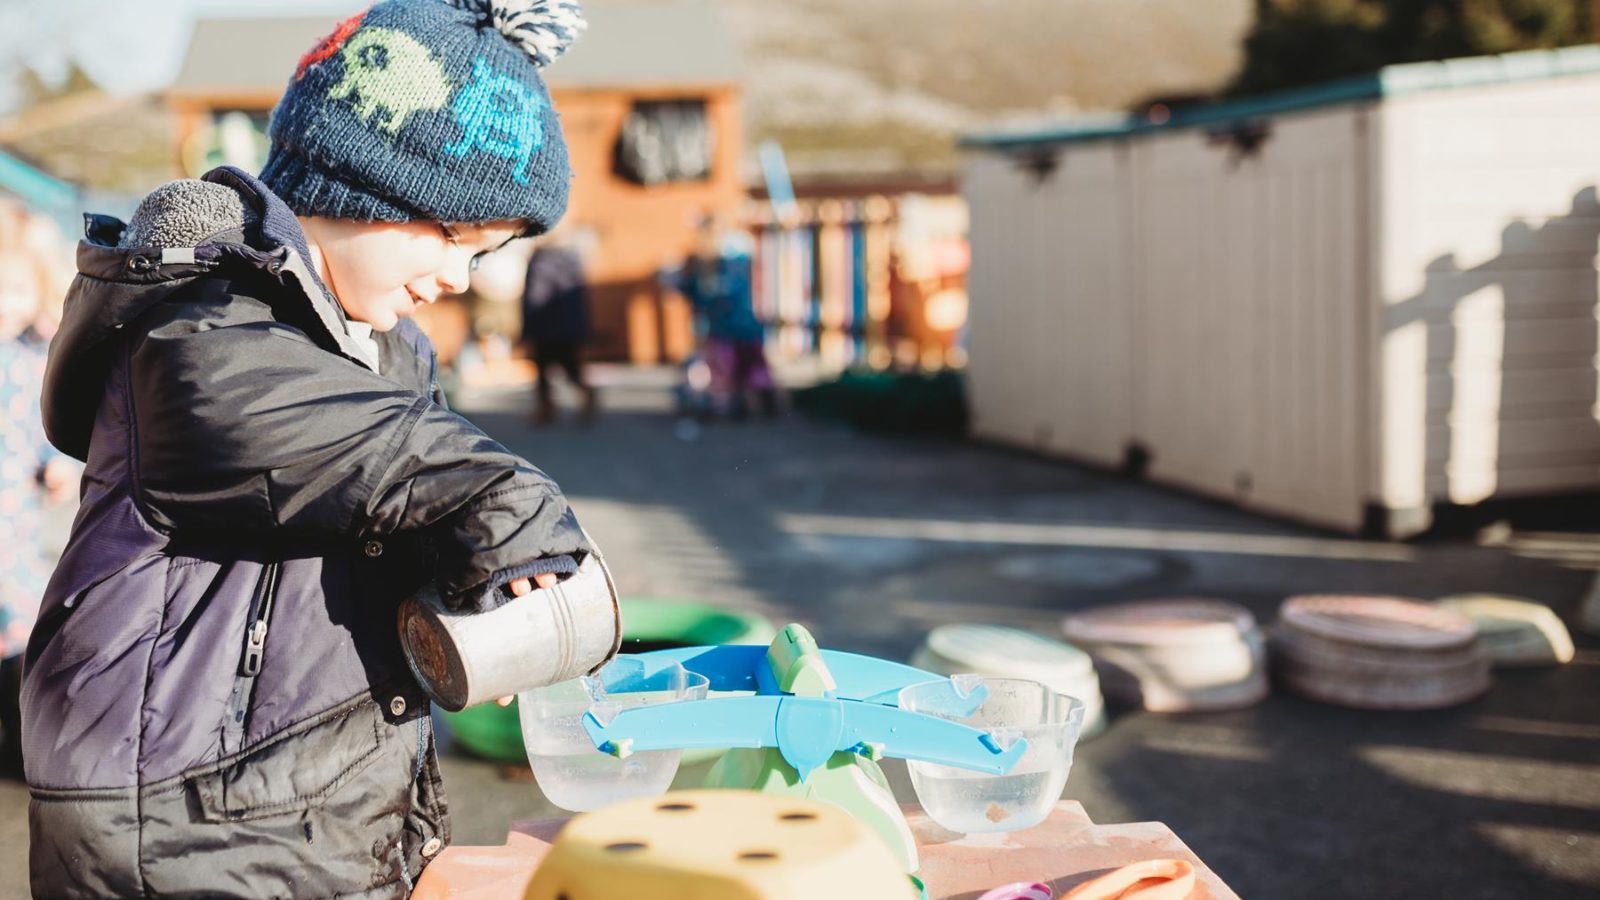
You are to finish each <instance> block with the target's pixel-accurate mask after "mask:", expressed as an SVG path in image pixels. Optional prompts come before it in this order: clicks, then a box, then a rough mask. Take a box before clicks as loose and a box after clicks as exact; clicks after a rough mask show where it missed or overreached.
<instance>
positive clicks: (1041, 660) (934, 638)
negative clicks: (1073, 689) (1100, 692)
mask: <svg viewBox="0 0 1600 900" xmlns="http://www.w3.org/2000/svg"><path fill="white" fill-rule="evenodd" d="M928 650H929V651H931V652H932V653H934V654H936V655H937V656H938V657H940V658H943V659H945V660H948V661H950V662H951V663H954V664H955V665H956V666H958V667H964V668H962V669H961V671H965V672H981V673H984V674H989V675H1018V676H1024V677H1028V678H1033V679H1035V680H1038V681H1042V682H1046V683H1049V684H1057V683H1061V682H1072V681H1078V680H1081V679H1084V678H1087V677H1090V676H1092V675H1093V674H1094V661H1093V660H1091V659H1090V658H1089V654H1087V653H1085V652H1083V651H1082V650H1079V649H1078V648H1077V647H1074V646H1072V645H1071V644H1067V643H1064V642H1062V641H1058V640H1056V639H1054V638H1050V637H1045V636H1044V635H1040V634H1035V633H1033V632H1031V631H1024V630H1023V629H1021V628H1009V627H1007V626H1004V625H941V626H939V627H938V628H935V629H934V630H933V631H932V632H930V633H929V634H928Z"/></svg>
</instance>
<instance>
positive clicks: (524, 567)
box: [128, 321, 590, 609]
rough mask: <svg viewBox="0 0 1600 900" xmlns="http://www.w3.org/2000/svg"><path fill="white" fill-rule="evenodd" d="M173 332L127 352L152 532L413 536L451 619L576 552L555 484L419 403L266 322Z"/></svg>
mask: <svg viewBox="0 0 1600 900" xmlns="http://www.w3.org/2000/svg"><path fill="white" fill-rule="evenodd" d="M184 326H185V323H169V324H168V325H167V326H164V327H158V328H155V329H153V330H151V331H150V332H148V333H147V334H146V335H145V336H144V337H143V338H141V339H140V340H138V341H137V342H136V343H134V344H133V345H132V347H131V349H130V355H129V370H128V378H129V388H130V396H131V400H132V407H133V430H134V435H135V436H134V444H133V449H134V451H135V458H136V466H135V470H136V477H137V479H138V484H137V487H138V493H139V496H140V499H141V501H142V503H143V505H144V507H145V510H146V513H147V514H148V515H149V516H150V517H151V519H152V520H153V521H154V522H155V524H156V525H158V526H160V527H163V528H166V529H169V530H175V529H212V530H247V531H282V532H285V533H291V534H300V535H309V536H320V537H331V538H338V537H348V538H351V539H361V538H368V537H378V536H383V535H387V534H392V533H395V532H400V531H424V532H427V533H429V534H431V535H432V536H433V537H434V538H435V543H436V544H437V545H438V548H439V571H438V588H439V595H440V597H442V598H443V599H444V601H445V603H446V604H448V605H449V606H451V607H452V608H456V609H468V608H474V609H488V608H492V607H493V606H495V605H497V604H498V603H499V602H501V601H502V600H503V599H504V594H503V593H502V592H501V591H500V590H499V589H500V588H501V587H503V586H504V585H505V584H506V583H507V582H509V581H510V580H511V579H513V578H518V577H526V576H529V575H533V574H538V573H540V572H550V571H556V572H561V571H571V570H572V569H573V568H575V565H576V562H577V559H578V558H580V557H581V556H582V555H583V554H585V553H587V552H589V550H590V547H589V544H588V541H587V539H586V537H585V536H584V534H583V532H582V530H581V529H580V528H579V527H578V523H577V520H576V519H575V518H574V516H573V514H572V511H571V509H569V508H568V506H567V502H566V499H565V498H564V497H563V496H562V494H561V492H560V489H559V488H557V487H556V485H555V483H554V482H552V481H551V480H550V479H549V478H548V477H546V476H545V474H544V473H543V472H541V471H539V470H538V469H536V468H534V467H533V466H532V465H530V464H529V463H528V462H527V461H526V460H523V459H522V458H520V457H518V456H517V455H515V454H513V453H511V452H510V451H508V450H507V449H506V448H504V447H502V446H501V445H500V444H498V443H496V442H495V441H494V440H493V439H491V438H490V437H489V436H488V435H486V434H484V433H483V432H482V431H480V430H478V429H477V428H476V427H475V426H473V425H472V424H471V423H470V422H468V421H467V420H465V419H463V418H461V417H460V416H458V415H456V414H454V413H451V412H449V411H448V410H446V409H444V408H443V407H442V406H440V405H439V404H438V403H436V402H434V400H433V399H432V398H430V397H426V396H423V395H421V394H418V393H416V392H414V391H411V390H407V389H405V388H403V387H401V386H399V385H396V384H394V383H393V382H390V381H388V380H387V379H384V378H382V377H380V376H378V375H376V374H375V373H372V372H370V371H368V370H366V369H364V368H362V367H360V366H358V365H356V364H355V363H353V362H350V361H348V360H345V359H343V358H342V357H339V356H336V355H334V354H331V353H329V352H327V351H326V350H323V349H322V348H320V347H318V346H316V345H315V344H313V343H312V342H311V340H310V339H309V338H308V337H307V336H306V335H305V334H304V333H303V332H300V331H298V330H296V329H294V328H291V327H289V326H286V325H283V324H280V323H277V322H272V321H262V322H250V323H244V324H238V325H229V326H226V327H221V328H203V329H195V328H192V327H184Z"/></svg>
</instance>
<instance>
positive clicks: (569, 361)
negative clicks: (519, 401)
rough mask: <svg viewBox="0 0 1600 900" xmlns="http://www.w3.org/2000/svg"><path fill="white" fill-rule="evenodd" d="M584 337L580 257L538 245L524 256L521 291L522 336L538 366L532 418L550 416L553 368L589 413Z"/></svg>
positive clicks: (592, 403)
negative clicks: (563, 375)
mask: <svg viewBox="0 0 1600 900" xmlns="http://www.w3.org/2000/svg"><path fill="white" fill-rule="evenodd" d="M588 338H589V283H588V281H587V279H586V278H585V277H584V272H583V259H582V257H580V256H579V255H578V253H577V251H575V250H572V249H570V248H567V247H562V246H558V245H554V244H546V245H543V246H540V247H539V248H538V249H537V250H535V251H534V252H533V258H532V259H530V260H528V281H527V285H526V286H525V287H524V288H523V291H522V339H523V340H524V341H526V342H527V343H528V344H529V345H530V346H531V348H532V350H533V361H534V364H535V365H537V366H538V368H539V374H538V381H537V382H536V383H535V397H536V401H535V402H536V405H535V407H534V410H533V419H534V421H535V422H536V423H537V424H541V425H542V424H546V423H548V422H551V421H553V420H554V419H555V414H556V406H555V399H554V397H553V396H552V391H551V379H550V376H551V375H553V374H554V373H555V371H556V369H561V370H562V371H564V372H566V373H567V379H568V380H569V381H571V382H572V384H573V385H574V386H575V387H577V388H578V390H579V391H581V392H582V393H583V416H584V419H585V421H587V420H589V419H591V418H592V417H593V416H594V412H595V407H596V405H597V400H598V396H597V394H596V391H595V389H594V387H593V386H592V385H590V384H589V383H588V381H587V380H586V379H585V378H584V372H583V344H584V342H585V341H587V340H588Z"/></svg>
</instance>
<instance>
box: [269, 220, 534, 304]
mask: <svg viewBox="0 0 1600 900" xmlns="http://www.w3.org/2000/svg"><path fill="white" fill-rule="evenodd" d="M300 221H301V225H302V227H303V228H304V229H305V233H306V237H307V239H308V240H309V242H310V244H311V249H312V253H311V255H312V264H313V265H314V266H315V267H316V270H317V274H318V275H319V276H321V278H322V280H323V282H324V283H325V284H327V286H328V289H329V290H330V291H332V292H333V295H334V296H335V297H336V298H338V300H339V305H340V306H342V307H344V311H345V314H346V315H347V316H349V317H350V318H351V319H353V320H354V321H357V322H365V323H366V324H368V325H370V326H372V328H373V330H375V331H388V330H389V329H391V328H393V327H394V326H395V325H396V324H398V323H399V321H400V320H401V319H403V318H407V317H409V316H411V315H412V314H413V313H415V312H416V308H417V306H418V305H419V304H426V303H435V302H437V301H438V299H439V298H440V297H441V296H443V295H445V294H459V293H461V292H463V291H465V290H466V289H467V286H468V284H469V283H470V280H471V271H472V269H473V268H474V267H475V264H476V261H477V260H478V259H479V258H481V257H482V256H483V255H484V254H487V253H492V252H494V251H495V250H498V249H500V248H501V247H503V246H505V245H506V244H507V243H509V242H510V241H512V240H514V239H515V238H517V237H519V236H521V235H522V234H523V230H524V229H523V223H521V222H512V221H507V222H488V223H479V224H448V223H441V222H420V221H419V222H354V221H349V220H345V219H325V218H318V217H303V218H302V219H301V220H300Z"/></svg>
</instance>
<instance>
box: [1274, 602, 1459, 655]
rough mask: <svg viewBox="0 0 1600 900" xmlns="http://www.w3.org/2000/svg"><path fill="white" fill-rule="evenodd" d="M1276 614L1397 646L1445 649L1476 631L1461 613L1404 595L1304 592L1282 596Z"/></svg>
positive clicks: (1337, 634) (1310, 628)
mask: <svg viewBox="0 0 1600 900" xmlns="http://www.w3.org/2000/svg"><path fill="white" fill-rule="evenodd" d="M1278 619H1279V622H1280V623H1281V624H1283V625H1286V626H1289V627H1292V628H1295V629H1298V630H1300V631H1303V632H1305V633H1307V634H1310V635H1314V636H1316V637H1320V638H1326V639H1329V640H1335V641H1343V642H1347V643H1351V644H1361V645H1365V646H1370V647H1390V648H1394V649H1396V650H1445V649H1450V648H1454V647H1459V646H1461V645H1463V644H1470V643H1472V642H1473V641H1475V640H1476V639H1477V636H1478V630H1477V628H1475V627H1474V626H1473V624H1472V620H1470V619H1468V618H1467V617H1466V616H1463V615H1461V614H1460V613H1455V612H1451V611H1450V610H1448V609H1441V608H1439V607H1436V606H1433V605H1431V604H1428V603H1424V602H1423V601H1421V600H1413V599H1410V598H1406V597H1379V596H1358V595H1346V594H1306V595H1302V596H1299V597H1290V598H1289V599H1288V600H1285V601H1284V602H1283V606H1282V607H1281V608H1280V609H1279V611H1278Z"/></svg>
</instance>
